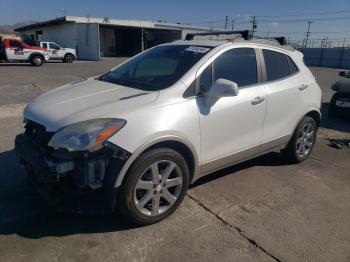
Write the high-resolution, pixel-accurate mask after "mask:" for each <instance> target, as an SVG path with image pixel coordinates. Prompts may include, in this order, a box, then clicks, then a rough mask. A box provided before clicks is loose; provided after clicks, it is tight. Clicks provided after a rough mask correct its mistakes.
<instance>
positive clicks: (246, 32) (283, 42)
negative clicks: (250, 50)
mask: <svg viewBox="0 0 350 262" xmlns="http://www.w3.org/2000/svg"><path fill="white" fill-rule="evenodd" d="M210 35H215V36H218V35H241V36H242V38H243V39H244V40H252V39H263V40H267V41H277V42H278V43H279V44H280V45H287V39H286V38H285V37H284V36H280V37H256V38H253V37H252V31H251V30H241V31H212V32H205V33H188V34H186V37H185V40H187V41H189V40H193V38H194V37H195V36H210Z"/></svg>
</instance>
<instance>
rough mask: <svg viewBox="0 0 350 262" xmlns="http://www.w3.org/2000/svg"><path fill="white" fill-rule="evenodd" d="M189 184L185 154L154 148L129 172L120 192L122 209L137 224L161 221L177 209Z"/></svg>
mask: <svg viewBox="0 0 350 262" xmlns="http://www.w3.org/2000/svg"><path fill="white" fill-rule="evenodd" d="M188 185H189V169H188V166H187V163H186V160H185V159H184V157H183V156H182V155H181V154H179V153H178V152H177V151H175V150H173V149H169V148H156V149H152V150H150V151H147V152H145V153H143V154H141V156H139V157H138V158H137V159H136V160H135V163H134V164H133V165H132V166H131V168H130V170H129V171H128V174H127V177H126V178H125V181H124V182H123V184H122V185H121V188H120V190H119V192H118V201H117V206H119V207H118V210H120V212H121V213H122V215H123V216H124V217H125V218H126V219H127V220H129V221H131V222H132V223H134V224H137V225H149V224H153V223H156V222H159V221H161V220H163V219H165V218H166V217H168V216H169V215H170V214H172V213H173V212H174V211H175V210H176V209H177V207H178V206H179V205H180V203H181V202H182V200H183V199H184V197H185V194H186V191H187V188H188Z"/></svg>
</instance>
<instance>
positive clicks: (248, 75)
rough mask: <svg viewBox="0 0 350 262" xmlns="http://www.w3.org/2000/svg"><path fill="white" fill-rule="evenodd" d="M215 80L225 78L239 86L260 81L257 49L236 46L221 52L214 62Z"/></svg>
mask: <svg viewBox="0 0 350 262" xmlns="http://www.w3.org/2000/svg"><path fill="white" fill-rule="evenodd" d="M213 72H214V73H213V75H214V81H215V80H217V79H219V78H223V79H227V80H230V81H233V82H236V83H237V85H238V86H239V87H242V86H247V85H253V84H256V83H258V73H257V64H256V56H255V50H254V49H253V48H235V49H231V50H228V51H226V52H225V53H223V54H221V55H220V56H219V57H218V58H216V60H215V61H214V63H213Z"/></svg>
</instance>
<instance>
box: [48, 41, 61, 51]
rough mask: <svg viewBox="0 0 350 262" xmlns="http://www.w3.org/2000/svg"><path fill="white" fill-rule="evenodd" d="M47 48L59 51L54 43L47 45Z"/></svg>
mask: <svg viewBox="0 0 350 262" xmlns="http://www.w3.org/2000/svg"><path fill="white" fill-rule="evenodd" d="M49 47H50V49H56V50H58V49H60V48H59V46H58V45H56V44H54V43H49Z"/></svg>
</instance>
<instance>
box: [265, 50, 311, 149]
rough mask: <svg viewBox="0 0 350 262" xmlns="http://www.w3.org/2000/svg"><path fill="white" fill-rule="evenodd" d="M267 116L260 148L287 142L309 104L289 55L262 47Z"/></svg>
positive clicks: (307, 95) (297, 71) (298, 72)
mask: <svg viewBox="0 0 350 262" xmlns="http://www.w3.org/2000/svg"><path fill="white" fill-rule="evenodd" d="M262 54H263V60H264V62H265V72H266V74H265V81H266V82H265V85H266V92H267V107H266V116H265V121H264V127H263V147H262V150H269V149H272V148H274V147H276V146H279V145H280V144H284V143H286V142H288V140H289V138H290V135H291V134H292V133H293V130H294V128H295V127H296V124H297V123H298V121H299V120H300V118H301V117H302V116H303V114H304V112H305V111H306V109H307V106H308V104H309V89H308V88H307V87H308V86H307V85H306V84H304V83H305V79H304V76H303V74H302V73H301V72H300V71H299V69H298V67H297V66H296V65H295V63H294V62H293V60H292V58H291V57H290V56H289V55H287V54H285V53H282V52H278V51H276V50H269V49H263V50H262Z"/></svg>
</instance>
